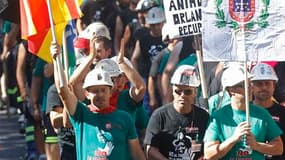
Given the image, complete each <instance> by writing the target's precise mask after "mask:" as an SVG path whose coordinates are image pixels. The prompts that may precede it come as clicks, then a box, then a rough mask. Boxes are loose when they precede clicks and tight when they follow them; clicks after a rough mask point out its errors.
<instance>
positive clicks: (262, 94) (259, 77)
mask: <svg viewBox="0 0 285 160" xmlns="http://www.w3.org/2000/svg"><path fill="white" fill-rule="evenodd" d="M251 74H253V75H254V77H253V78H252V79H251V82H252V93H253V96H254V100H253V104H255V105H258V106H261V107H263V108H265V109H267V111H268V112H269V113H270V114H271V116H272V118H273V120H275V121H276V123H277V124H278V125H279V127H280V128H281V129H282V131H283V134H282V135H281V138H282V142H283V148H284V145H285V135H284V132H285V108H284V107H283V106H281V105H280V104H278V103H276V102H275V101H273V93H274V90H275V87H276V83H277V81H278V78H277V76H276V73H275V71H274V69H273V68H272V67H271V66H270V65H268V64H265V63H258V64H257V65H256V66H254V67H253V68H252V70H251ZM266 159H267V160H269V159H271V160H272V159H274V160H281V159H282V160H283V159H285V153H284V151H283V154H282V155H281V156H271V155H267V156H266Z"/></svg>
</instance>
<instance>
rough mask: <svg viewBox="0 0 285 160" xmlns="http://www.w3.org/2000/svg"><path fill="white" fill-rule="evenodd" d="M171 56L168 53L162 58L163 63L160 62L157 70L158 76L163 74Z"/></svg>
mask: <svg viewBox="0 0 285 160" xmlns="http://www.w3.org/2000/svg"><path fill="white" fill-rule="evenodd" d="M169 56H170V52H167V53H165V54H164V55H163V56H162V58H161V61H160V63H159V66H158V69H157V73H158V74H162V73H163V71H164V68H165V66H166V64H167V62H168V59H169Z"/></svg>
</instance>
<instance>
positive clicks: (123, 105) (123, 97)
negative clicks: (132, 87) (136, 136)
mask: <svg viewBox="0 0 285 160" xmlns="http://www.w3.org/2000/svg"><path fill="white" fill-rule="evenodd" d="M117 106H118V109H121V110H123V111H126V112H128V113H129V114H130V116H131V118H132V120H133V122H134V123H135V124H136V127H137V128H138V129H145V128H146V127H147V123H148V119H149V117H148V114H147V112H146V111H145V109H144V107H142V101H141V102H140V103H136V102H135V101H134V100H133V99H132V98H131V97H130V94H129V89H126V90H123V91H121V92H120V94H119V97H118V102H117Z"/></svg>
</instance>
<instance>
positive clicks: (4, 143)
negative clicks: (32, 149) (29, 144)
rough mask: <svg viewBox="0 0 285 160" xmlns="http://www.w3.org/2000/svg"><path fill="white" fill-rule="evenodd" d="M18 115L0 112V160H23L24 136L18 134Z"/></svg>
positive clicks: (4, 111)
mask: <svg viewBox="0 0 285 160" xmlns="http://www.w3.org/2000/svg"><path fill="white" fill-rule="evenodd" d="M18 117H19V115H10V117H9V118H8V116H7V114H6V110H1V111H0V160H23V159H24V155H25V151H26V149H25V140H24V138H25V137H24V135H23V134H20V133H19V124H18Z"/></svg>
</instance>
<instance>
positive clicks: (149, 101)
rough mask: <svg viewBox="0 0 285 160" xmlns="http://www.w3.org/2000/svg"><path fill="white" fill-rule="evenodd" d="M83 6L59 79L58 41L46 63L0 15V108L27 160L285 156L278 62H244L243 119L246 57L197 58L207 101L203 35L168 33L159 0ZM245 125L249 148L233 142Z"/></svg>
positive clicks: (284, 100)
mask: <svg viewBox="0 0 285 160" xmlns="http://www.w3.org/2000/svg"><path fill="white" fill-rule="evenodd" d="M81 10H82V13H83V16H82V17H81V18H80V19H77V20H74V23H75V24H76V25H75V27H76V32H77V37H76V38H75V39H74V43H73V46H74V51H75V55H74V56H75V62H74V63H75V66H70V69H69V75H65V76H64V74H63V75H62V77H63V82H64V84H63V87H60V85H59V79H60V77H59V76H58V73H61V72H62V70H61V68H58V66H57V65H56V63H55V62H56V57H59V56H58V55H60V54H61V51H62V50H61V46H58V44H51V49H50V50H47V51H46V52H47V54H52V56H53V60H54V61H53V63H46V62H45V61H43V60H42V59H39V58H38V57H36V56H35V55H34V54H31V53H29V51H28V43H27V41H26V40H24V39H21V37H20V26H19V24H15V23H12V22H9V21H7V20H3V19H0V24H1V25H0V26H1V27H0V31H1V39H0V42H1V45H0V51H1V61H0V62H1V64H0V73H1V97H0V104H1V105H0V107H1V109H4V108H8V112H9V114H19V115H20V117H19V124H20V125H19V131H20V132H21V133H23V134H25V142H26V146H27V147H26V148H27V154H26V159H27V160H35V159H39V160H42V159H49V160H57V159H66V160H72V159H96V158H97V159H99V158H103V159H104V158H107V157H108V159H190V160H192V159H203V158H206V159H229V158H232V157H235V156H238V157H243V156H248V154H251V153H252V152H253V153H252V154H253V159H254V158H255V159H260V158H261V159H262V158H264V156H265V157H266V159H280V160H281V159H285V156H284V155H285V154H284V153H283V149H282V150H281V148H283V145H284V144H283V145H282V141H283V143H284V142H285V141H284V140H285V138H284V136H283V132H284V131H285V122H284V120H285V119H284V118H285V108H283V107H285V83H284V82H285V81H284V78H285V63H284V62H278V61H276V62H263V63H258V62H250V63H248V64H247V70H248V72H249V79H248V81H249V86H250V87H249V88H250V89H249V95H250V96H249V97H250V100H251V102H250V108H251V109H252V112H253V113H251V114H250V116H251V117H252V118H251V121H250V124H248V123H245V122H244V121H246V119H245V117H246V116H245V115H244V113H242V114H241V113H240V112H238V110H241V111H244V110H245V109H244V105H241V104H244V103H245V101H244V96H245V93H244V92H245V91H241V88H242V87H244V85H243V83H244V76H243V75H244V73H245V72H247V71H244V68H243V64H242V63H239V62H203V65H204V73H205V74H204V76H205V81H206V86H207V94H208V97H209V100H208V101H207V102H206V101H205V99H204V98H203V97H202V92H201V85H200V83H201V82H200V81H201V78H200V76H199V69H198V65H197V57H196V50H198V48H197V46H198V45H197V43H199V42H200V41H198V42H197V41H194V37H193V36H188V37H180V38H175V37H171V36H170V35H169V30H170V29H169V26H168V25H167V24H166V19H165V15H164V11H163V3H162V1H160V0H117V1H115V0H85V1H84V2H83V4H82V5H81ZM195 38H198V39H201V36H196V37H195ZM224 71H225V72H224ZM62 73H63V72H62ZM67 84H68V85H67ZM101 94H102V95H101ZM99 95H100V96H99ZM98 101H99V102H98ZM90 106H91V107H90ZM92 106H93V108H92ZM96 106H97V107H96ZM106 106H107V107H106ZM259 106H261V107H259ZM273 106H274V109H272V108H271V107H273ZM262 107H263V108H265V109H267V110H268V112H267V111H266V112H265V110H262V109H260V108H262ZM270 108H271V109H270ZM235 109H236V110H237V111H236V112H235V111H233V110H235ZM118 110H120V111H118ZM121 111H122V112H121ZM93 113H100V114H99V115H97V114H93ZM258 113H259V114H258ZM268 113H270V114H271V115H269V114H268ZM225 119H226V120H225ZM268 119H269V120H268ZM274 121H275V122H277V123H275V122H274ZM276 124H278V125H276ZM224 125H225V126H226V127H225V126H224ZM227 125H229V126H227ZM232 126H234V127H236V128H238V129H237V130H234V129H233V127H232ZM260 126H261V127H260ZM268 126H269V127H268ZM114 128H115V131H113V130H112V129H114ZM251 129H253V130H252V133H251V131H250V130H251ZM107 131H110V132H107ZM260 132H262V133H263V134H259V133H260ZM95 133H96V134H95ZM231 134H232V135H234V136H235V137H234V138H233V137H232V135H231ZM245 134H246V135H248V136H247V138H248V139H247V138H245V139H247V140H248V144H247V145H249V146H250V147H251V150H250V149H248V148H243V149H244V150H239V149H238V147H241V146H242V147H244V146H246V145H242V144H241V141H242V139H244V136H243V135H245ZM280 136H281V137H280ZM258 142H263V143H262V146H261V144H259V143H258ZM257 143H258V145H257ZM98 146H99V147H98ZM257 146H258V147H257ZM98 148H99V149H98ZM278 148H279V149H278ZM246 149H248V150H246ZM252 150H253V151H252ZM234 151H237V152H234ZM237 153H238V154H239V155H236V154H237ZM90 155H93V156H90ZM272 155H273V156H272ZM278 155H281V156H278Z"/></svg>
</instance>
